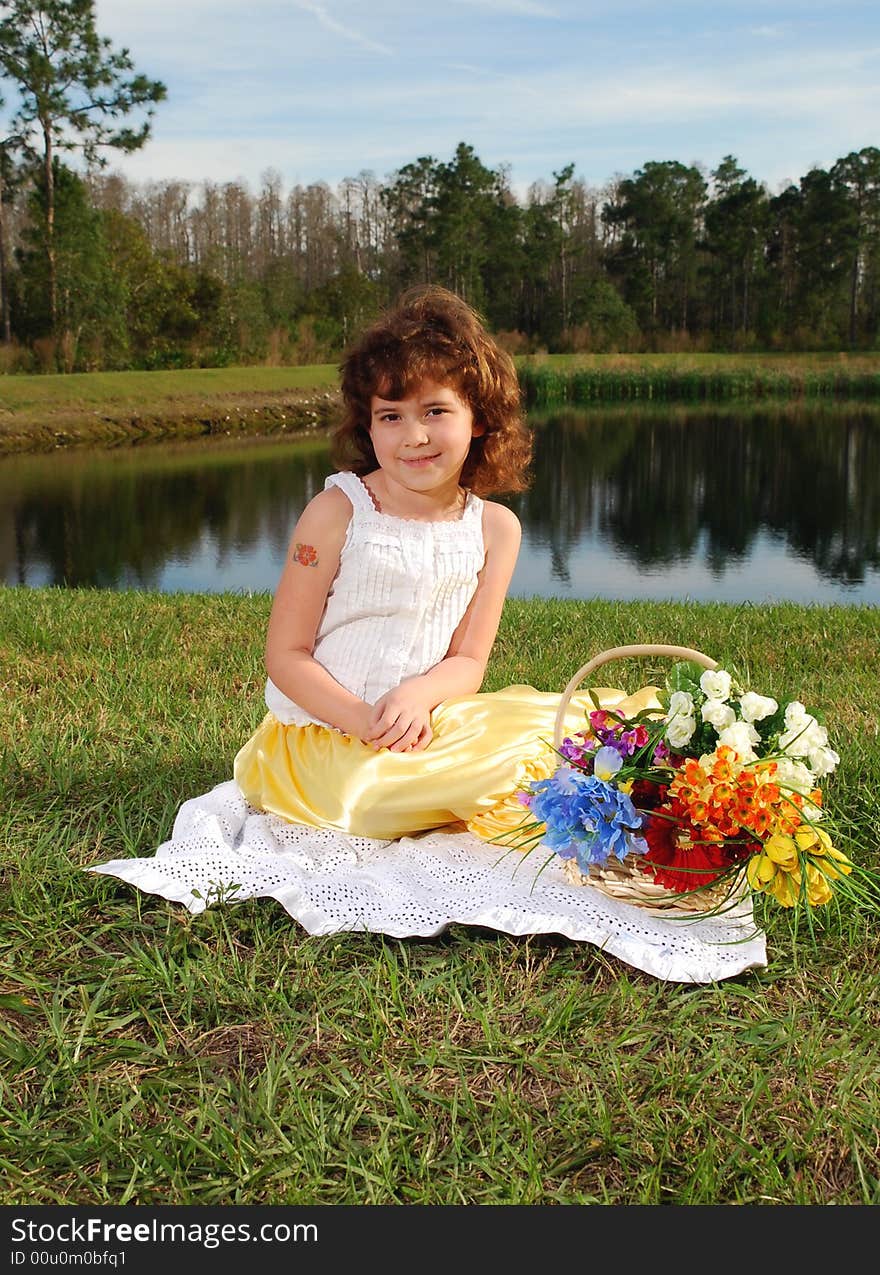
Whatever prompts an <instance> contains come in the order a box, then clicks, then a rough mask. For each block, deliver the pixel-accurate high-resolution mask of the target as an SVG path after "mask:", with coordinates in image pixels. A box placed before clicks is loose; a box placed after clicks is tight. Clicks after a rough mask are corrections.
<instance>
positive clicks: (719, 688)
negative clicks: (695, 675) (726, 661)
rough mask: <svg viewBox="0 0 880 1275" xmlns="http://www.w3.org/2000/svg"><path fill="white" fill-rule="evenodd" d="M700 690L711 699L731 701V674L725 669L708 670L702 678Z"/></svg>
mask: <svg viewBox="0 0 880 1275" xmlns="http://www.w3.org/2000/svg"><path fill="white" fill-rule="evenodd" d="M700 690H701V691H702V692H703V694H704V695H706V696H707V697H708V698H709V699H729V697H730V674H729V673H725V671H724V669H723V668H718V669H709V668H707V669H706V671H705V673H704V674H703V676H702V677H701V678H700Z"/></svg>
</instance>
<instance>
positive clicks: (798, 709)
mask: <svg viewBox="0 0 880 1275" xmlns="http://www.w3.org/2000/svg"><path fill="white" fill-rule="evenodd" d="M812 721H815V718H814V717H813V716H812V715H811V714H810V713H808V712H807V710H806V709H805V708H804V706H803V704H802V703H801V702H800V700H799V699H793V700H792V701H791V703H790V704H786V706H785V725H786V727H787V728H788V729H789V730H796V729H797V728H798V727H799V726H806V725H808V724H809V723H810V722H812Z"/></svg>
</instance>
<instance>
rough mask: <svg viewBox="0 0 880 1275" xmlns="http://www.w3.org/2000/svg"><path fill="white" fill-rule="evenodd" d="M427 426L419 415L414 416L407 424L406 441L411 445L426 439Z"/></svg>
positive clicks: (416, 444) (425, 441) (423, 441)
mask: <svg viewBox="0 0 880 1275" xmlns="http://www.w3.org/2000/svg"><path fill="white" fill-rule="evenodd" d="M428 437H429V435H428V427H427V425H426V424H425V422H424V421H423V420H422V419H421V417H420V416H416V417H415V418H414V419H413V420H412V421H410V422H409V423H408V424H407V429H406V441H407V442H408V443H410V444H411V445H413V446H418V445H419V444H420V443H427V441H428Z"/></svg>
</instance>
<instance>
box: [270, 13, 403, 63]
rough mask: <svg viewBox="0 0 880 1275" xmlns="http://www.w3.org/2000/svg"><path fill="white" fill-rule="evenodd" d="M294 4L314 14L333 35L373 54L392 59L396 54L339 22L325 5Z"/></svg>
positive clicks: (385, 46)
mask: <svg viewBox="0 0 880 1275" xmlns="http://www.w3.org/2000/svg"><path fill="white" fill-rule="evenodd" d="M294 4H295V5H296V8H297V9H302V10H303V11H304V12H305V13H311V14H313V15H314V17H316V18H317V19H318V21H319V22H320V24H321V26H322V27H326V29H327V30H328V31H330V32H331V33H332V34H333V35H341V36H342V38H343V39H344V40H351V41H352V42H353V43H354V44H359V45H360V46H361V48H363V49H368V50H369V51H370V52H371V53H382V54H385V55H386V56H389V57H390V56H391V54H392V53H393V52H394V50H393V49H389V48H388V46H387V45H385V44H379V43H378V42H377V41H376V40H371V39H370V37H369V36H366V35H362V34H361V32H360V31H355V30H354V29H353V28H352V27H347V26H345V25H344V24H343V23H342V22H338V21H337V20H336V19H335V18H334V17H332V16H331V14H330V13H328V11H327V8H326V6H325V5H323V4H314V3H312V0H294Z"/></svg>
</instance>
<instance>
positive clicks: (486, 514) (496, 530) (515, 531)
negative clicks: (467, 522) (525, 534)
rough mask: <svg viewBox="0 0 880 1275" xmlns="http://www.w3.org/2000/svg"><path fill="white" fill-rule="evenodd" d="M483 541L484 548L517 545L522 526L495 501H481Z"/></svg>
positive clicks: (507, 509) (516, 518)
mask: <svg viewBox="0 0 880 1275" xmlns="http://www.w3.org/2000/svg"><path fill="white" fill-rule="evenodd" d="M482 505H483V539H484V540H485V542H486V547H487V548H490V547H491V546H492V545H493V544H495V545H497V544H519V542H520V540H521V538H522V524H521V523H520V520H519V518H518V517H517V516H516V514H515V513H514V512H513V510H512V509H510V508H508V506H507V505H502V504H500V503H499V502H498V501H497V500H483V502H482Z"/></svg>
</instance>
